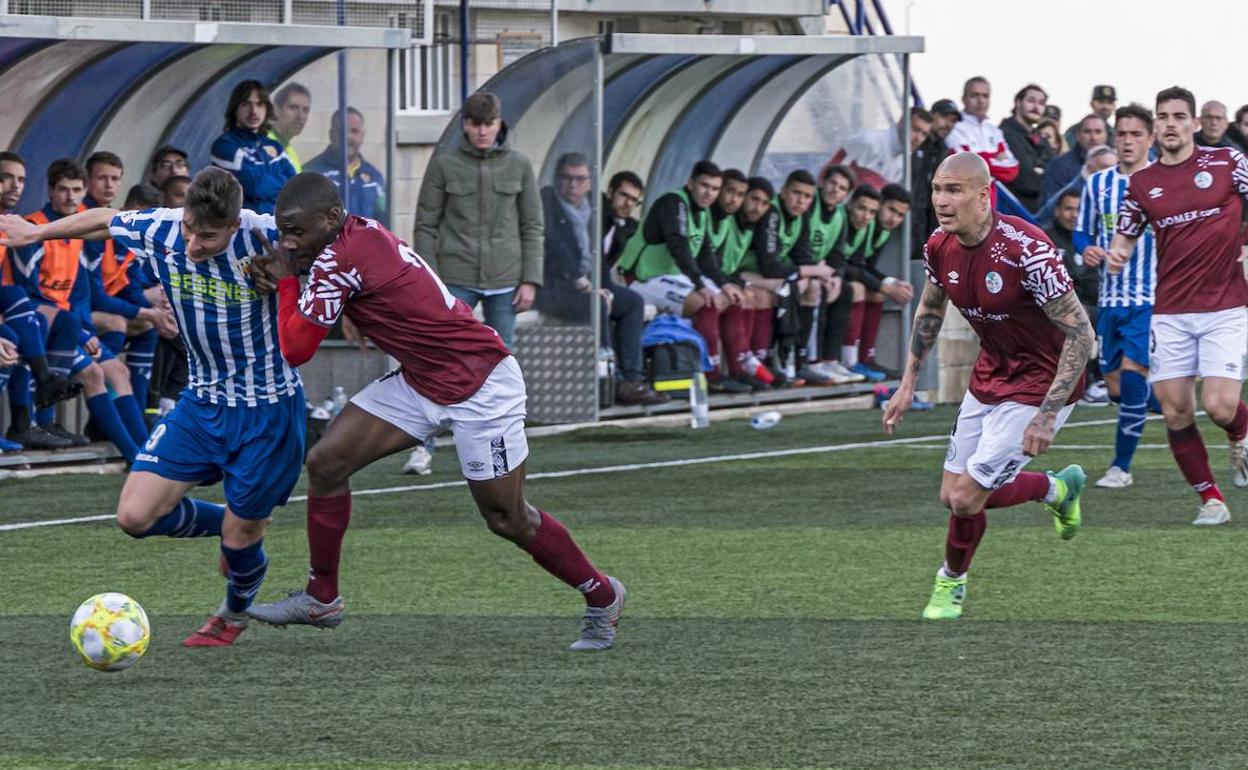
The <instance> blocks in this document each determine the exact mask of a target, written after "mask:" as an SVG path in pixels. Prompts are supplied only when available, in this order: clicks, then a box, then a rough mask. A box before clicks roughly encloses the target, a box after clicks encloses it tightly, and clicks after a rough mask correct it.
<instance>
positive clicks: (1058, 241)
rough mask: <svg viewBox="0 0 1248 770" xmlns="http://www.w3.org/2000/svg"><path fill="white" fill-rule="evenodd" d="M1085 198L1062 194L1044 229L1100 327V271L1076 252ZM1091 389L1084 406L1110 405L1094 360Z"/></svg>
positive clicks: (1068, 191) (1078, 190)
mask: <svg viewBox="0 0 1248 770" xmlns="http://www.w3.org/2000/svg"><path fill="white" fill-rule="evenodd" d="M1082 195H1083V187H1067V188H1065V189H1064V190H1062V191H1061V192H1060V193H1058V196H1057V206H1056V208H1055V209H1054V212H1053V222H1052V224H1050V225H1049V226H1048V227H1046V228H1044V232H1045V233H1046V234H1047V235H1048V236H1049V239H1050V240H1052V241H1053V245H1054V246H1056V247H1057V251H1058V253H1059V254H1061V255H1062V262H1064V263H1065V264H1066V272H1068V273H1070V277H1071V279H1072V280H1073V281H1074V283H1075V296H1077V297H1078V298H1079V302H1080V303H1082V304H1083V309H1084V311H1085V312H1086V313H1087V314H1088V318H1089V320H1091V321H1092V325H1093V326H1094V327H1095V326H1096V307H1097V294H1098V287H1099V286H1100V282H1101V281H1100V271H1099V270H1098V269H1097V268H1096V267H1092V266H1090V265H1085V264H1084V262H1083V255H1081V254H1080V253H1079V251H1078V250H1077V249H1076V248H1075V241H1074V237H1075V227H1076V225H1077V224H1078V222H1079V201H1080V198H1081V197H1082ZM1087 377H1088V381H1089V382H1088V388H1087V390H1085V391H1084V396H1083V403H1084V404H1085V405H1088V406H1103V405H1105V404H1108V403H1109V395H1108V392H1107V391H1106V389H1105V386H1104V385H1103V384H1098V383H1100V379H1101V375H1100V370H1099V368H1098V367H1097V361H1096V358H1095V357H1094V358H1093V359H1092V360H1091V361H1089V362H1088V373H1087Z"/></svg>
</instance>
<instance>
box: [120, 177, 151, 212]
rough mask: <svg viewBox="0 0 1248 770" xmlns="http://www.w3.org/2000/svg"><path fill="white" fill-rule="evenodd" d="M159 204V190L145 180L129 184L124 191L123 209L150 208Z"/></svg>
mask: <svg viewBox="0 0 1248 770" xmlns="http://www.w3.org/2000/svg"><path fill="white" fill-rule="evenodd" d="M159 205H160V190H157V189H156V188H155V187H152V186H151V185H150V184H148V183H146V182H140V183H138V184H133V185H130V189H129V190H127V191H126V202H125V203H123V204H122V206H121V207H122V208H124V209H150V208H155V207H156V206H159Z"/></svg>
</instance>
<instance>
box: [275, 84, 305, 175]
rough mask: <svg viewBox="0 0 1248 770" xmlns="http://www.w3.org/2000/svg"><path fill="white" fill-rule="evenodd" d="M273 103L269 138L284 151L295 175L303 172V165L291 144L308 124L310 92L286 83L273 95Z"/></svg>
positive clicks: (300, 86) (302, 87) (302, 86)
mask: <svg viewBox="0 0 1248 770" xmlns="http://www.w3.org/2000/svg"><path fill="white" fill-rule="evenodd" d="M273 103H274V106H275V107H276V108H277V109H275V110H274V111H273V122H272V124H271V125H270V127H269V138H270V139H272V140H274V141H275V142H277V143H278V144H280V145H281V146H282V149H283V150H285V151H286V157H287V158H289V159H290V165H292V166H294V168H295V173H296V174H297V173H299V172H300V171H303V165H302V164H301V163H300V161H299V153H297V152H295V148H294V147H292V146H291V142H293V141H295V137H296V136H299V135H300V134H302V133H303V127H304V126H306V125H307V124H308V114H309V113H310V112H311V111H312V92H311V91H309V90H308V88H307V86H305V85H303V84H302V83H287V84H286V85H284V86H282V87H281V88H279V89H278V90H277V93H276V94H274V95H273Z"/></svg>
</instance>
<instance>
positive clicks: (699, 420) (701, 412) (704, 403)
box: [689, 372, 711, 428]
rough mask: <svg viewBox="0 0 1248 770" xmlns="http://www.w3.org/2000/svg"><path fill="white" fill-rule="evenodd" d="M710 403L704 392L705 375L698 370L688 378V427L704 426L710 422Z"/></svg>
mask: <svg viewBox="0 0 1248 770" xmlns="http://www.w3.org/2000/svg"><path fill="white" fill-rule="evenodd" d="M710 411H711V403H710V397H709V396H708V395H707V393H706V375H705V374H703V373H702V372H698V373H697V374H695V375H693V378H692V379H690V380H689V427H690V428H705V427H706V426H708V425H710V424H711V418H710Z"/></svg>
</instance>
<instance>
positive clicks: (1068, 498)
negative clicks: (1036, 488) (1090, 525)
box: [1044, 465, 1088, 540]
mask: <svg viewBox="0 0 1248 770" xmlns="http://www.w3.org/2000/svg"><path fill="white" fill-rule="evenodd" d="M1048 476H1049V478H1051V479H1053V483H1054V484H1056V485H1057V502H1056V503H1045V504H1044V508H1045V510H1047V511H1048V512H1049V513H1051V514H1053V528H1054V529H1056V530H1057V536H1058V537H1060V538H1061V539H1063V540H1069V539H1071V538H1072V537H1074V536H1075V535H1077V534H1079V525H1080V524H1081V523H1082V522H1083V512H1082V510H1081V509H1080V506H1079V497H1080V495H1082V494H1083V485H1084V484H1086V483H1087V481H1088V474H1086V473H1084V472H1083V468H1081V467H1079V466H1078V465H1067V466H1066V467H1065V468H1062V469H1061V470H1060V471H1058V472H1057V473H1053V472H1052V471H1049V472H1048Z"/></svg>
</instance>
